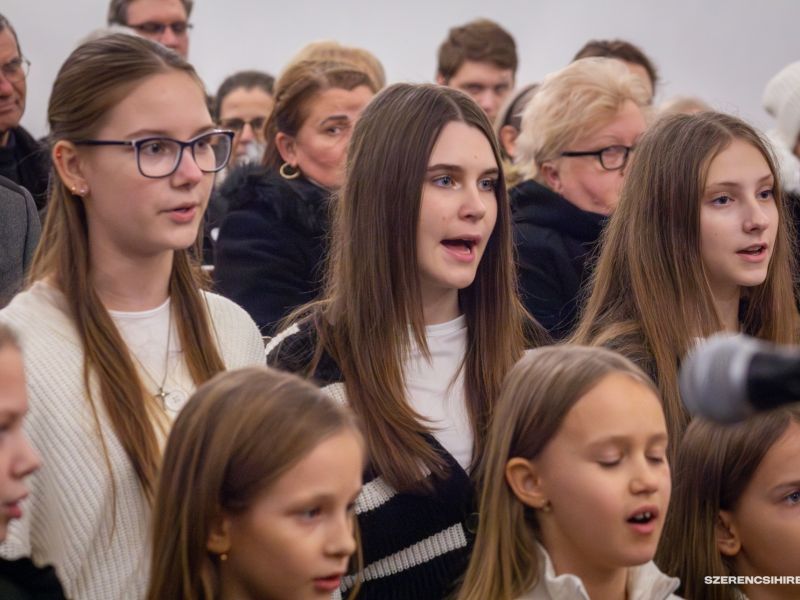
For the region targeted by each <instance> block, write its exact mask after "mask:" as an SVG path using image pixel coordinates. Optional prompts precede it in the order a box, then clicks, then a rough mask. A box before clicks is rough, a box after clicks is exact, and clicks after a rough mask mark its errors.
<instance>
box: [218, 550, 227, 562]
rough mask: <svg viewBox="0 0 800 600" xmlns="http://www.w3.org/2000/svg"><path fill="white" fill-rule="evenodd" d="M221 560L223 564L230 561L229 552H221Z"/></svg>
mask: <svg viewBox="0 0 800 600" xmlns="http://www.w3.org/2000/svg"><path fill="white" fill-rule="evenodd" d="M219 559H220V560H221V561H222V562H225V561H226V560H228V553H227V552H221V553H220V555H219Z"/></svg>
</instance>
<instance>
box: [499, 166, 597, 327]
mask: <svg viewBox="0 0 800 600" xmlns="http://www.w3.org/2000/svg"><path fill="white" fill-rule="evenodd" d="M511 211H512V221H513V227H514V245H515V246H516V250H517V260H518V276H519V290H520V295H521V296H522V301H523V302H524V303H525V307H526V308H527V309H528V311H529V312H530V313H531V314H532V315H533V316H534V317H536V319H537V320H538V321H539V323H541V324H542V325H543V326H544V327H545V329H547V331H548V332H549V333H550V335H551V336H552V337H553V339H554V340H556V341H558V340H562V339H564V338H565V337H567V336H568V335H569V334H570V333H571V332H572V330H573V329H574V327H575V325H576V324H577V318H578V309H579V303H580V301H581V300H582V297H581V290H582V289H583V287H584V285H585V284H586V283H587V282H588V280H589V276H590V275H591V271H592V267H593V262H592V260H591V259H592V255H593V253H594V251H595V249H596V246H597V242H598V239H599V237H600V233H601V231H602V229H603V226H604V225H605V223H606V221H607V217H604V216H603V215H600V214H597V213H592V212H587V211H585V210H581V209H580V208H578V207H577V206H575V205H574V204H572V203H571V202H569V201H568V200H567V199H566V198H564V197H563V196H561V195H559V194H557V193H555V192H553V191H552V190H550V189H548V188H546V187H544V186H543V185H540V184H538V183H536V182H535V181H533V180H528V181H523V182H522V183H521V184H519V185H518V186H516V187H515V188H514V189H512V190H511Z"/></svg>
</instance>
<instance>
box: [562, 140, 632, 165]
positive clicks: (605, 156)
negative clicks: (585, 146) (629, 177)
mask: <svg viewBox="0 0 800 600" xmlns="http://www.w3.org/2000/svg"><path fill="white" fill-rule="evenodd" d="M633 150H635V146H622V145H617V146H606V147H605V148H600V150H593V151H591V152H562V153H561V156H596V157H597V160H599V161H600V166H602V167H603V168H604V169H605V170H606V171H619V170H620V169H622V168H623V167H624V166H625V165H626V164H627V163H628V155H629V154H630V153H631V152H633Z"/></svg>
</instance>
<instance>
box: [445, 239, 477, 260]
mask: <svg viewBox="0 0 800 600" xmlns="http://www.w3.org/2000/svg"><path fill="white" fill-rule="evenodd" d="M442 245H444V246H445V247H446V248H447V249H448V250H450V251H451V252H454V253H456V254H460V255H463V256H472V254H473V252H474V250H475V246H476V245H477V243H476V241H475V240H470V239H459V238H456V239H452V240H442Z"/></svg>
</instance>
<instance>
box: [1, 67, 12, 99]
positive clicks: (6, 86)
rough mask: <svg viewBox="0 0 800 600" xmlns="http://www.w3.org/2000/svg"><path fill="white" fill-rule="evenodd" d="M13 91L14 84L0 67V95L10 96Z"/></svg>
mask: <svg viewBox="0 0 800 600" xmlns="http://www.w3.org/2000/svg"><path fill="white" fill-rule="evenodd" d="M13 93H14V86H13V85H12V84H11V80H10V79H9V78H8V75H6V74H5V73H4V72H3V70H2V69H0V96H10V95H11V94H13Z"/></svg>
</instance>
